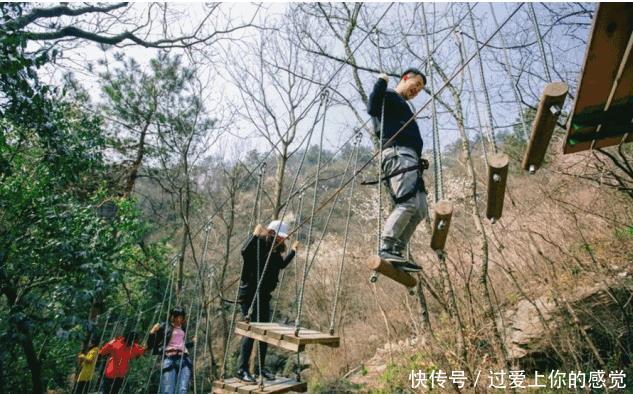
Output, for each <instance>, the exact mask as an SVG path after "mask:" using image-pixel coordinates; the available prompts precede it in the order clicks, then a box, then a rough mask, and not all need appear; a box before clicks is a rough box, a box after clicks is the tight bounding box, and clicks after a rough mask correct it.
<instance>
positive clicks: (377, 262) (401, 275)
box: [367, 255, 418, 288]
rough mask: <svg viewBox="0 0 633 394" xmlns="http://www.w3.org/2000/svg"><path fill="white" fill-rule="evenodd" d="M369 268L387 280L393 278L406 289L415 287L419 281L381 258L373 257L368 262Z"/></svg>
mask: <svg viewBox="0 0 633 394" xmlns="http://www.w3.org/2000/svg"><path fill="white" fill-rule="evenodd" d="M367 266H368V267H369V269H370V270H373V271H375V272H377V273H379V274H383V275H384V276H386V277H387V278H391V279H393V280H395V281H396V282H398V283H400V284H401V285H403V286H405V287H409V288H411V287H415V286H416V285H417V284H418V281H417V280H416V279H415V278H414V277H413V276H411V275H410V274H409V273H407V272H404V271H402V270H399V269H397V268H395V267H394V266H393V265H392V264H391V263H390V262H388V261H386V260H383V259H381V258H380V256H376V255H374V256H371V257H370V258H369V260H367Z"/></svg>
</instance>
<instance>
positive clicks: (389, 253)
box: [378, 249, 407, 263]
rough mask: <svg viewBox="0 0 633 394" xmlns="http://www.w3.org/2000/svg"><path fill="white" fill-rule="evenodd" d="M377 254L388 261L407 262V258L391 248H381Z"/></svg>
mask: <svg viewBox="0 0 633 394" xmlns="http://www.w3.org/2000/svg"><path fill="white" fill-rule="evenodd" d="M378 256H380V258H381V259H383V260H386V261H390V262H392V263H406V262H407V259H405V258H404V257H402V256H401V255H400V254H398V253H397V252H395V251H393V250H387V249H382V250H381V251H380V252H378Z"/></svg>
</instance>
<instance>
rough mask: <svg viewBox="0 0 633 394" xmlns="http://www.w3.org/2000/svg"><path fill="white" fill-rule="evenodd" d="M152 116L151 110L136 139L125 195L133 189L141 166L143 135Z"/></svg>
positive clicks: (143, 145)
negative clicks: (135, 148)
mask: <svg viewBox="0 0 633 394" xmlns="http://www.w3.org/2000/svg"><path fill="white" fill-rule="evenodd" d="M153 116H154V110H152V111H151V112H150V113H149V115H148V116H147V118H146V120H145V126H144V127H143V129H142V130H141V136H140V137H139V141H138V150H137V151H136V158H135V159H134V162H132V166H131V167H130V175H128V178H127V182H126V185H125V191H124V193H125V196H126V197H127V196H129V195H130V194H131V193H132V190H134V185H135V184H136V178H138V171H139V169H140V168H141V164H142V163H143V157H144V156H145V136H146V135H147V130H148V129H149V126H150V124H151V122H152V118H153Z"/></svg>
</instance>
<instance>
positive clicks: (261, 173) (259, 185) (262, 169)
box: [220, 165, 266, 380]
mask: <svg viewBox="0 0 633 394" xmlns="http://www.w3.org/2000/svg"><path fill="white" fill-rule="evenodd" d="M265 168H266V167H265V166H264V165H262V166H261V167H260V171H259V178H258V181H257V191H256V193H255V202H254V204H253V214H252V215H251V221H250V223H249V229H248V234H250V231H251V228H252V227H253V222H254V221H255V220H256V219H257V218H256V216H257V205H258V200H259V199H260V195H261V191H262V183H263V179H264V172H265ZM243 272H244V265H242V268H241V269H240V275H239V277H238V280H239V278H241V277H242V273H243ZM239 291H240V287H239V286H238V287H237V288H236V289H235V297H234V301H235V302H233V312H232V314H231V324H230V326H229V331H228V338H227V339H226V343H225V345H224V358H223V359H222V373H221V374H220V378H221V379H222V380H224V378H225V376H226V360H227V358H228V356H229V347H230V345H231V337H232V334H233V326H234V325H235V317H236V316H237V299H238V297H239Z"/></svg>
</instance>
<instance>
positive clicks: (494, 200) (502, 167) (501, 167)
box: [486, 153, 510, 223]
mask: <svg viewBox="0 0 633 394" xmlns="http://www.w3.org/2000/svg"><path fill="white" fill-rule="evenodd" d="M509 163H510V159H509V158H508V155H506V154H505V153H495V154H494V155H492V156H490V157H489V158H488V203H487V205H486V217H487V218H488V219H490V220H492V222H493V223H494V222H495V221H497V219H499V218H500V217H501V213H502V212H503V200H504V197H505V193H506V181H507V179H508V164H509Z"/></svg>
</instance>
